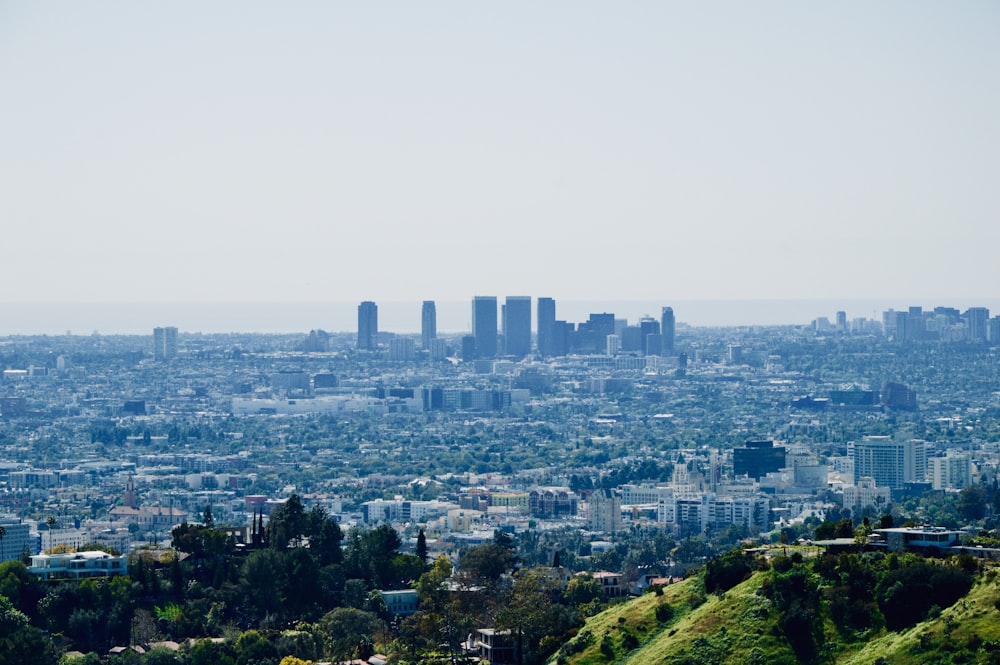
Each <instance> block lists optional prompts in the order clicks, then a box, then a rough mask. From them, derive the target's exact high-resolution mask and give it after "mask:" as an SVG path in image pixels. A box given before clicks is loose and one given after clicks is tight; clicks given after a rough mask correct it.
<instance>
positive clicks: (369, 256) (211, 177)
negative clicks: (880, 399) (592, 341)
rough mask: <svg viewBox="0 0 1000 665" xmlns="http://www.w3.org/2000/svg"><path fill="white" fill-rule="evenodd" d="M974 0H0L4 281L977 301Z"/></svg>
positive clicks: (255, 297)
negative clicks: (477, 0)
mask: <svg viewBox="0 0 1000 665" xmlns="http://www.w3.org/2000/svg"><path fill="white" fill-rule="evenodd" d="M998 13H1000V9H998V7H997V6H996V5H995V4H993V3H961V4H958V5H954V4H949V5H944V4H933V3H912V2H887V3H885V4H882V5H880V6H879V7H877V8H872V7H871V6H869V5H867V4H862V3H854V4H851V3H846V4H838V5H828V6H814V5H802V4H799V3H791V2H779V3H775V4H772V5H769V6H768V7H767V8H766V9H765V8H762V7H759V6H754V5H745V4H740V3H735V2H729V3H723V4H722V5H720V6H714V7H712V8H708V7H704V6H702V5H697V4H694V5H692V4H682V3H673V2H664V3H653V2H639V3H635V4H630V5H628V6H627V7H620V6H613V7H612V6H610V5H608V6H603V7H602V6H601V5H586V6H579V5H577V4H573V5H566V4H561V3H553V4H546V5H545V6H536V5H529V4H520V5H519V4H516V3H515V4H508V5H504V6H503V7H491V6H477V5H467V4H460V3H455V4H453V3H443V4H438V5H433V6H411V5H407V4H404V3H390V4H389V5H388V6H382V7H377V8H376V7H369V6H367V5H336V4H335V5H329V4H326V3H312V2H306V3H301V4H298V5H296V6H295V7H284V6H282V7H278V6H266V5H264V6H246V5H244V4H242V3H239V4H237V3H232V2H219V3H213V5H212V7H206V8H200V11H199V12H198V13H197V20H192V12H191V8H190V7H189V6H186V5H184V4H180V5H175V4H162V5H148V4H136V5H134V6H130V7H129V8H128V10H127V11H121V10H120V8H118V7H114V8H112V7H111V6H102V5H92V4H62V5H59V6H49V5H46V4H44V3H42V4H39V3H14V4H10V3H7V4H5V5H4V6H3V7H2V8H0V26H2V28H0V35H2V39H0V77H2V78H3V80H4V81H5V92H6V95H5V103H4V104H3V105H0V144H2V145H3V146H4V150H3V151H2V152H0V182H3V183H4V190H3V196H2V197H0V200H2V208H0V216H2V218H3V220H4V230H5V243H4V245H5V249H6V250H7V251H6V252H5V256H4V261H3V262H0V283H3V284H4V285H5V287H6V288H4V289H3V291H2V293H0V301H6V302H23V303H31V302H44V303H52V302H70V303H93V302H121V301H125V302H151V303H157V302H204V303H216V302H244V303H257V302H301V303H312V302H323V301H336V302H357V301H360V300H362V299H366V298H367V299H373V300H376V301H380V302H387V301H388V300H390V299H394V300H400V301H407V302H409V301H420V300H422V299H424V298H434V299H435V300H437V301H439V302H446V301H460V300H464V299H465V298H466V294H467V292H476V293H504V292H507V293H528V292H531V291H532V290H534V289H535V288H536V287H537V288H541V287H543V288H544V291H545V293H547V294H549V295H551V296H552V297H554V298H556V299H558V300H560V301H567V302H568V301H570V300H588V299H593V300H612V299H614V298H615V297H618V295H619V294H621V293H622V292H623V291H625V289H623V288H622V283H626V282H627V283H628V284H629V288H628V295H629V297H632V298H635V299H639V300H655V299H662V300H664V301H669V302H679V301H682V300H714V299H722V300H738V299H837V298H841V299H856V298H865V297H874V298H882V299H887V300H888V299H893V300H901V301H904V303H905V301H907V300H909V301H914V302H915V301H918V299H919V301H920V302H927V301H932V302H933V301H938V302H941V301H945V300H949V299H950V298H951V297H952V296H954V295H955V294H957V293H965V294H968V296H969V297H971V298H979V299H982V297H983V296H988V295H991V292H992V291H993V290H994V289H995V285H996V283H997V277H998V274H1000V273H998V268H997V264H996V261H995V257H994V248H995V247H996V246H997V245H998V243H1000V225H997V224H995V223H994V220H993V218H994V217H995V213H996V210H997V203H998V201H997V194H996V187H995V186H994V183H995V182H996V181H997V179H998V170H997V164H996V160H995V158H994V155H996V154H997V152H998V149H1000V125H998V124H997V123H996V122H995V121H994V119H995V118H996V117H1000V95H997V93H996V88H995V86H991V85H989V84H988V81H990V80H992V79H993V78H994V74H995V72H996V71H997V70H1000V40H997V39H996V34H995V33H996V30H995V26H996V25H997V18H998ZM403 26H405V28H404V27H403ZM154 230H155V232H154ZM376 267H377V269H373V268H376ZM361 276H365V278H363V279H362V278H361ZM901 306H902V305H901ZM648 313H649V314H650V315H651V316H654V317H656V316H657V315H658V314H657V312H656V311H651V312H648ZM682 318H683V317H682ZM319 323H322V321H317V322H316V324H319Z"/></svg>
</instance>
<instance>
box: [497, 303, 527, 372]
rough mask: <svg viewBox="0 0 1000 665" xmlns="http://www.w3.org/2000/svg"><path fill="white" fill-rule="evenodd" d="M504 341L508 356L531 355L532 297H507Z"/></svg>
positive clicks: (504, 312) (504, 310)
mask: <svg viewBox="0 0 1000 665" xmlns="http://www.w3.org/2000/svg"><path fill="white" fill-rule="evenodd" d="M503 339H504V352H505V353H506V355H508V356H516V357H518V358H523V357H524V356H527V355H529V354H530V353H531V296H507V301H506V302H505V303H504V306H503Z"/></svg>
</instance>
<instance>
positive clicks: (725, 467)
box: [0, 296, 1000, 665]
mask: <svg viewBox="0 0 1000 665" xmlns="http://www.w3.org/2000/svg"><path fill="white" fill-rule="evenodd" d="M533 304H534V305H535V306H536V309H535V310H534V313H533V308H532V305H533ZM498 311H499V314H498ZM414 319H415V321H419V325H420V333H414V334H402V333H392V332H386V331H383V330H380V329H379V327H378V306H377V304H376V303H374V302H363V303H361V304H360V305H359V307H358V329H357V331H352V332H349V333H348V332H339V333H331V332H326V331H324V330H322V329H319V328H317V329H316V330H313V331H310V332H308V333H306V332H303V333H300V334H294V335H288V334H281V335H279V334H255V333H231V334H201V333H197V332H188V331H182V330H178V329H177V328H175V327H170V326H164V327H159V328H156V329H155V330H154V331H152V335H151V336H150V335H146V336H139V335H134V336H129V335H99V334H94V335H84V336H80V335H69V334H67V335H64V336H63V335H56V336H12V337H6V338H2V339H0V367H2V368H3V375H2V383H0V416H2V419H0V511H2V513H3V515H2V516H0V561H2V562H4V563H2V564H0V656H3V657H2V658H0V660H2V661H3V662H23V663H33V662H38V663H56V662H60V663H65V664H67V665H68V664H70V663H87V664H91V663H96V662H98V661H101V662H110V663H185V664H187V663H191V664H192V665H194V664H198V665H200V664H202V663H227V662H229V663H236V664H237V665H250V664H251V663H259V664H262V665H263V664H265V663H268V664H274V665H277V664H278V663H283V664H284V665H289V664H294V663H299V662H309V661H314V662H347V661H350V662H363V663H372V664H375V663H399V664H403V663H418V662H419V663H434V662H441V663H455V662H469V663H472V662H477V663H479V662H483V663H485V662H489V663H541V662H556V663H577V662H579V663H583V662H588V663H597V662H606V663H612V662H619V661H620V660H622V659H624V658H626V657H628V655H629V654H630V653H632V654H633V655H634V654H635V653H638V651H637V650H639V649H644V648H648V647H649V645H650V644H653V643H654V641H655V640H657V639H659V638H660V637H662V635H667V634H668V633H669V631H670V630H676V626H675V624H676V625H679V624H678V622H682V621H689V620H690V621H695V620H696V619H697V617H698V616H699V615H698V613H699V612H704V611H706V608H707V607H709V606H714V605H713V603H726V602H729V603H737V602H738V599H739V597H740V596H739V594H740V593H744V592H743V591H740V590H741V589H745V588H749V587H746V585H756V586H754V587H753V590H752V592H751V591H746V593H748V594H750V595H752V596H753V597H756V598H765V599H767V602H768V603H770V604H772V605H774V606H775V607H777V608H779V609H780V610H781V612H783V613H782V614H780V616H779V615H774V616H775V617H777V618H774V619H773V621H775V622H777V623H775V624H774V625H775V626H777V627H775V628H774V631H773V632H775V634H776V635H777V636H778V637H776V638H775V637H772V638H771V641H772V642H774V644H773V645H771V646H770V647H767V648H770V649H772V651H766V650H765V651H762V652H760V653H758V654H757V655H756V656H753V658H756V659H757V660H756V661H754V660H753V659H752V658H751V656H749V655H747V656H746V657H747V658H751V659H750V660H746V661H743V662H848V661H846V660H843V658H844V657H845V654H847V655H850V654H855V653H856V652H860V650H861V649H862V648H863V647H862V646H861V645H863V644H864V643H866V642H868V641H870V640H871V639H875V638H883V637H884V636H886V635H888V634H890V633H892V632H893V631H897V632H898V631H903V630H905V629H908V628H910V627H912V626H914V625H915V624H917V623H919V622H922V621H931V620H937V619H939V617H941V615H942V611H945V610H948V608H949V607H951V606H952V605H954V604H955V603H956V602H957V601H958V600H959V599H960V598H962V597H963V596H965V595H966V593H970V594H974V593H980V591H981V589H980V587H981V585H983V584H987V582H986V578H987V576H995V572H994V571H992V569H991V565H993V564H992V563H991V562H992V561H995V560H996V559H997V558H1000V549H998V548H1000V530H998V527H1000V522H998V520H997V517H996V516H997V514H998V513H1000V491H998V483H997V481H998V476H997V472H998V466H1000V362H998V361H1000V357H998V354H1000V317H993V318H990V316H989V311H988V310H987V309H985V308H979V307H972V308H969V309H967V310H965V311H960V310H958V309H955V308H951V307H936V308H934V309H927V310H925V309H923V308H921V307H910V308H909V309H907V310H901V311H893V310H889V311H887V312H885V313H884V314H883V315H882V317H881V318H880V319H877V320H876V319H873V318H856V319H851V320H848V318H847V315H846V313H844V312H837V313H835V314H834V315H833V316H832V317H829V318H828V317H819V318H817V319H816V320H814V321H812V322H811V323H810V324H808V325H798V326H775V327H759V326H747V327H730V328H703V327H693V326H689V325H685V324H684V323H683V313H682V312H679V313H678V318H677V319H676V320H675V315H674V311H673V309H672V308H670V307H664V308H663V309H662V311H660V312H657V313H656V316H655V317H654V316H648V317H644V318H642V319H641V320H639V321H626V320H623V319H619V318H616V317H615V315H614V314H613V313H607V312H602V313H595V314H592V315H591V316H590V318H589V319H588V320H587V321H584V322H580V323H568V322H566V321H561V320H557V319H556V302H555V301H554V300H552V299H550V298H538V299H534V303H533V299H532V298H530V297H527V296H519V297H508V298H507V299H506V301H505V302H504V303H498V300H497V299H496V298H495V297H483V296H477V297H476V298H475V299H474V300H473V303H472V330H471V331H470V332H468V333H463V334H439V333H438V331H437V329H436V328H437V326H436V321H435V311H434V303H433V301H426V302H424V303H423V306H422V308H421V309H420V310H419V311H415V312H414ZM851 570H853V571H854V572H855V573H857V574H858V575H860V577H861V578H863V579H866V580H868V581H867V583H865V584H861V583H857V586H856V587H851V588H850V589H847V588H846V587H845V588H844V589H841V591H843V597H841V596H840V595H837V594H833V593H832V592H830V589H840V586H838V585H841V584H842V583H843V584H848V585H849V583H848V582H844V580H847V579H848V578H849V577H851V575H852V574H854V573H851V572H850V571H851ZM858 571H860V572H858ZM768 576H771V577H768ZM796 576H798V577H796ZM989 579H990V580H993V577H989ZM990 583H992V585H993V586H992V587H990V588H991V589H992V590H991V591H989V593H993V594H994V595H997V588H996V583H995V582H990ZM796 585H798V586H796ZM810 585H811V586H810ZM910 587H912V589H911V590H910V591H905V590H906V589H907V588H910ZM900 589H903V591H901V590H900ZM913 589H922V590H923V591H917V590H913ZM970 589H971V591H970ZM977 589H980V591H977ZM837 593H838V594H839V593H840V592H839V591H838V592H837ZM982 593H986V592H982ZM824 594H826V595H824ZM905 594H910V595H905ZM911 595H912V598H911ZM984 598H985V596H984ZM664 599H667V600H664ZM914 599H918V600H914ZM668 601H669V602H668ZM963 602H965V601H963ZM970 602H971V601H970ZM982 602H984V603H985V602H986V601H985V600H982ZM642 603H647V604H648V607H646V608H645V609H644V610H642V611H644V612H646V614H645V615H643V616H645V617H646V618H645V619H636V618H635V617H634V616H632V615H626V614H621V615H620V621H621V625H620V626H619V629H618V630H619V632H618V633H615V632H614V631H613V630H612V629H610V628H608V629H606V630H605V629H603V628H602V629H600V630H599V629H598V628H597V627H595V625H593V622H595V621H600V620H603V619H602V617H606V616H610V615H609V614H608V613H609V612H610V613H614V612H619V613H622V612H638V611H639V610H640V609H641V608H642V607H644V606H643V605H642ZM720 607H721V605H720ZM956 607H957V606H956ZM998 607H1000V606H998ZM628 608H632V609H628ZM664 608H666V609H664ZM718 611H720V612H721V611H722V609H719V610H718ZM743 611H747V612H749V611H750V610H749V609H746V608H744V610H743ZM776 611H777V610H776ZM949 611H950V610H949ZM956 611H957V610H956ZM986 611H991V612H993V615H992V618H993V620H994V621H997V620H998V619H1000V617H998V616H997V615H996V612H997V610H996V608H994V607H992V606H989V607H987V608H986ZM626 616H628V617H629V618H626ZM823 617H825V618H823ZM865 617H868V618H867V619H866V618H865ZM758 618H759V619H760V620H761V621H764V620H765V618H766V617H764V615H761V617H758ZM635 622H638V623H636V625H638V626H645V628H636V627H635V626H633V623H635ZM824 622H826V623H824ZM997 622H998V623H1000V621H997ZM671 626H675V627H674V628H671ZM832 626H836V630H839V631H840V633H838V634H839V635H840V641H839V642H837V641H834V640H833V639H832V638H831V637H830V636H829V635H827V636H825V637H824V631H826V632H830V631H833V630H834V628H832ZM692 630H694V629H692ZM730 630H733V629H732V628H730ZM600 631H603V632H600ZM630 631H631V632H630ZM695 632H696V631H695ZM598 633H600V635H602V636H603V638H602V639H598V638H596V637H595V635H597V634H598ZM671 634H672V633H671ZM893 634H894V633H893ZM664 639H665V638H664ZM704 639H705V640H707V641H706V642H704V643H703V644H700V646H699V645H695V646H690V645H689V647H685V648H687V649H688V650H687V651H683V649H682V651H683V653H682V651H678V652H676V653H674V652H671V653H673V655H671V656H670V659H667V658H666V656H662V660H649V661H646V662H694V661H695V660H697V661H700V662H736V661H733V660H726V658H725V657H723V656H722V655H720V654H721V653H722V651H719V649H722V648H723V647H721V646H719V645H718V644H717V645H716V646H715V647H713V646H712V643H711V640H712V639H715V638H712V637H706V638H704ZM927 639H931V638H927ZM991 639H993V641H990V640H991ZM970 640H971V638H970ZM706 645H707V646H706ZM824 645H826V646H824ZM696 647H697V648H696ZM671 648H673V647H671ZM678 648H680V647H678ZM725 648H726V649H732V648H735V647H733V646H732V645H730V646H728V647H725ZM762 648H763V647H762ZM698 649H701V651H698ZM712 649H715V650H716V651H713V650H712ZM782 649H784V651H782ZM963 649H966V652H967V653H968V654H972V655H971V656H969V657H970V658H972V660H967V661H965V662H987V661H986V660H982V659H981V658H986V657H992V658H995V657H996V654H997V653H998V649H1000V635H998V636H996V637H995V638H990V637H988V636H984V635H982V634H979V642H978V643H976V644H971V646H970V645H969V644H966V645H963ZM991 649H992V650H991ZM716 652H718V653H716ZM713 653H714V654H715V655H714V656H713V655H712V654H713ZM775 654H778V655H779V656H780V657H778V656H775ZM782 654H783V655H782ZM977 654H978V655H977ZM989 654H992V655H989ZM651 658H652V656H651ZM656 658H657V659H660V658H661V656H656ZM685 658H686V659H688V660H685ZM977 658H979V659H980V660H976V659H977ZM761 659H763V660H761ZM782 659H784V660H782ZM636 662H638V661H636ZM858 662H862V661H858ZM864 662H867V661H864ZM871 662H875V661H874V660H873V661H871ZM885 662H889V661H885ZM892 662H896V661H892ZM900 662H902V661H900ZM924 662H930V661H926V660H925V661H924ZM934 662H937V661H934ZM942 662H944V661H942ZM949 662H950V661H949ZM955 662H959V661H955ZM989 662H993V661H989Z"/></svg>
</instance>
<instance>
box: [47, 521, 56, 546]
mask: <svg viewBox="0 0 1000 665" xmlns="http://www.w3.org/2000/svg"><path fill="white" fill-rule="evenodd" d="M45 523H46V524H48V525H49V549H52V530H53V529H55V528H56V518H55V515H49V516H48V518H46V520H45Z"/></svg>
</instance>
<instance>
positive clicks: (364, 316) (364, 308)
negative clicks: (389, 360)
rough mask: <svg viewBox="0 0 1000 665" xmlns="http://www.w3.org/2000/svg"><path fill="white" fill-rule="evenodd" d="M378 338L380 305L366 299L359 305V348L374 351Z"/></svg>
mask: <svg viewBox="0 0 1000 665" xmlns="http://www.w3.org/2000/svg"><path fill="white" fill-rule="evenodd" d="M377 340H378V305H376V304H375V303H373V302H372V301H371V300H365V301H364V302H362V303H361V304H360V305H358V348H359V349H364V350H365V351H374V350H375V345H376V341H377Z"/></svg>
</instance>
